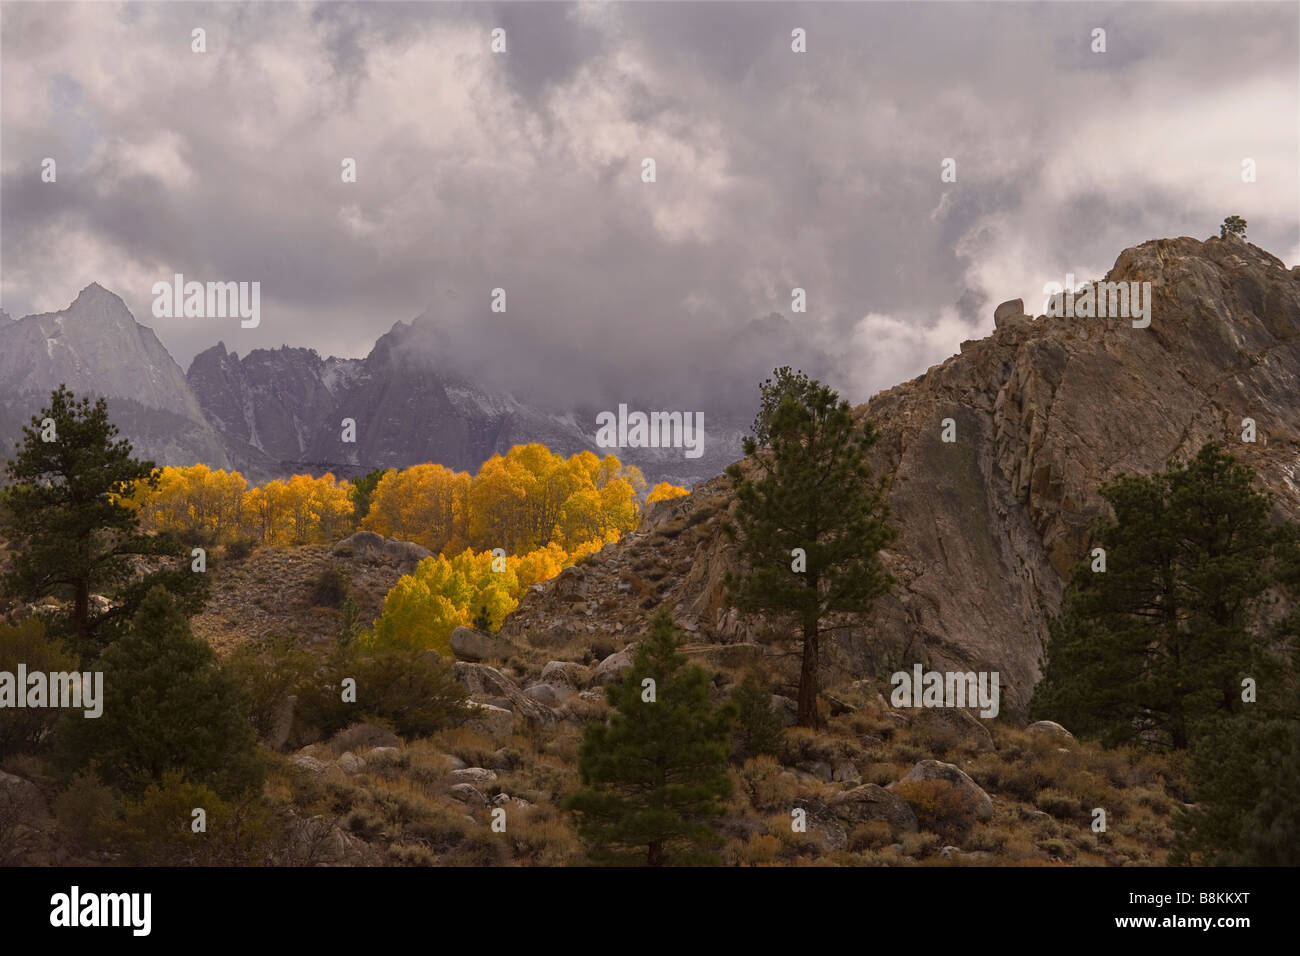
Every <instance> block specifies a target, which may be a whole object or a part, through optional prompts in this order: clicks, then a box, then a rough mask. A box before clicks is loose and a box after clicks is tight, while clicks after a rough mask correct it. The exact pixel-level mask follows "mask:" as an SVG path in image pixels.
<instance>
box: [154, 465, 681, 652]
mask: <svg viewBox="0 0 1300 956" xmlns="http://www.w3.org/2000/svg"><path fill="white" fill-rule="evenodd" d="M687 493H688V492H687V491H686V489H685V488H679V487H676V486H675V485H670V484H668V483H667V482H661V483H660V484H658V485H655V487H654V488H653V489H652V490H651V491H650V493H649V495H648V496H647V495H646V481H645V478H644V477H643V476H642V474H641V472H640V470H639V469H638V468H636V467H634V466H631V465H624V464H623V463H622V462H620V461H619V460H618V458H616V457H615V456H613V455H606V456H605V457H604V458H599V457H597V456H596V455H595V454H593V453H592V452H589V451H584V452H581V453H579V454H576V455H571V456H570V457H568V458H565V457H564V456H563V455H557V454H555V453H553V452H551V451H550V450H549V449H548V448H547V447H546V446H545V445H540V444H536V443H534V444H531V445H516V446H515V447H514V448H511V449H510V451H508V452H507V453H506V454H505V455H493V456H492V457H491V458H489V459H488V460H487V461H486V462H484V463H483V465H482V467H480V468H479V470H478V473H477V474H475V475H472V476H471V475H470V474H468V473H466V472H457V471H452V470H451V469H449V468H445V467H443V466H442V465H433V464H426V465H413V466H411V467H410V468H401V469H398V468H390V469H388V470H387V471H384V472H382V473H381V472H378V471H376V472H372V473H371V474H370V475H368V476H366V478H365V479H363V480H362V481H360V482H358V483H357V484H356V485H354V484H352V483H350V482H348V481H342V480H337V479H335V477H334V476H333V475H324V476H323V477H320V478H312V477H311V476H310V475H294V476H293V477H292V478H289V479H288V480H287V481H281V480H276V481H271V482H268V483H267V484H265V485H261V486H255V487H252V488H250V487H248V483H247V481H246V480H245V479H244V476H243V475H241V474H240V473H239V472H237V471H233V472H226V471H221V470H218V471H213V470H212V469H210V468H208V466H207V465H191V466H189V467H184V468H170V467H169V468H161V469H159V470H158V484H157V487H156V488H152V489H149V488H142V489H141V490H139V491H138V492H136V494H135V496H134V497H133V498H132V499H130V502H131V503H132V504H133V505H134V506H135V507H136V508H138V509H139V514H140V523H141V526H142V527H143V528H145V529H146V530H150V531H171V532H176V533H178V534H180V535H182V536H183V537H185V538H187V539H191V540H195V541H198V542H205V543H206V542H211V543H222V544H229V543H232V542H235V541H237V540H241V539H243V540H249V539H251V540H252V541H256V542H258V543H260V544H263V545H269V546H272V547H288V546H292V545H300V544H326V543H329V542H332V541H336V540H338V539H339V538H342V537H344V536H345V535H347V534H348V533H349V532H351V531H353V530H355V529H356V528H357V527H358V526H359V527H361V528H363V529H364V530H366V531H373V532H375V533H376V534H380V535H383V536H384V537H386V538H400V539H403V540H406V541H414V542H415V543H417V544H421V545H423V546H424V547H426V548H428V549H429V550H430V551H432V552H434V555H433V556H432V557H429V558H426V559H425V560H424V561H422V562H421V563H420V565H419V566H418V567H417V568H416V570H415V572H414V573H413V574H408V575H406V576H404V577H403V578H401V580H399V581H398V583H397V585H396V586H395V587H394V588H393V589H392V590H391V591H390V592H389V594H388V596H387V598H386V599H385V601H384V606H383V611H382V614H381V615H380V617H379V618H377V619H376V620H375V624H374V628H373V630H372V631H371V632H370V633H369V634H367V635H364V636H363V639H362V640H363V642H365V643H368V644H369V645H371V646H372V647H375V648H388V649H395V650H416V649H427V648H432V649H436V650H438V651H440V652H442V653H444V654H445V653H448V652H449V650H450V645H449V641H450V638H451V632H452V631H453V630H455V629H456V628H457V627H460V626H462V625H463V626H472V624H473V621H474V619H475V617H476V616H477V615H478V614H480V613H481V612H482V611H483V610H484V609H486V616H487V620H488V622H489V623H490V625H491V627H492V629H495V628H498V627H500V626H501V622H502V621H503V620H505V617H506V615H507V614H509V613H510V612H511V611H513V610H514V609H515V608H516V607H517V606H518V605H519V599H520V597H522V596H523V593H524V592H525V591H526V590H527V589H528V588H529V587H531V586H532V585H534V584H536V583H537V582H538V581H545V580H546V579H547V578H552V577H554V576H555V575H557V574H559V573H560V571H562V570H563V569H564V568H567V567H569V566H570V565H572V564H575V563H576V562H578V561H581V560H582V559H583V558H586V557H588V556H589V555H592V554H595V553H596V552H597V551H599V550H600V549H601V548H603V547H604V546H605V545H606V544H611V543H613V542H615V541H617V540H618V539H619V538H620V537H621V536H622V535H623V534H624V533H626V532H628V531H631V530H632V529H633V528H635V527H636V526H637V523H638V522H639V521H640V518H641V507H640V502H641V500H642V498H643V497H645V499H646V502H647V503H650V502H654V501H662V500H665V499H667V498H674V497H677V496H679V495H684V494H687ZM363 503H364V504H363ZM358 519H359V520H358ZM494 551H495V552H496V557H495V559H494V554H493V552H494ZM502 552H504V557H502ZM494 560H495V567H496V570H494V569H493V568H494Z"/></svg>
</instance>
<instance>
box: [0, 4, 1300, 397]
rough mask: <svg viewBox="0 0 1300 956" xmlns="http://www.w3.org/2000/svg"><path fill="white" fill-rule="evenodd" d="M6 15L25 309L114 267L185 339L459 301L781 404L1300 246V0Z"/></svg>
mask: <svg viewBox="0 0 1300 956" xmlns="http://www.w3.org/2000/svg"><path fill="white" fill-rule="evenodd" d="M2 15H3V91H2V92H3V147H2V153H0V166H2V171H3V223H2V227H3V233H2V242H3V250H2V251H3V286H2V288H0V305H3V307H4V308H5V309H6V310H8V311H9V312H10V313H11V314H12V315H13V316H15V317H16V316H20V315H24V314H27V313H29V312H39V311H53V310H58V309H61V308H64V307H66V306H67V305H68V303H69V302H70V301H71V300H72V299H73V298H74V297H75V296H76V294H77V292H78V290H80V289H81V288H82V287H83V286H85V285H87V284H88V283H90V282H92V281H98V282H100V283H101V284H102V285H104V286H106V287H107V288H109V289H111V290H112V291H114V292H116V293H118V294H119V295H121V296H122V298H123V299H124V300H125V301H126V302H127V304H128V305H129V306H130V307H131V309H132V311H133V312H134V313H135V315H136V318H137V319H138V320H140V321H141V322H143V323H145V324H146V325H150V326H152V327H153V328H154V329H155V330H156V331H157V333H158V335H159V337H160V338H161V339H162V340H163V342H164V343H165V344H166V345H167V347H168V348H169V349H170V350H171V352H172V354H173V355H174V356H175V358H176V359H177V361H178V362H180V363H181V365H182V367H187V366H188V364H189V361H190V359H191V358H192V357H193V355H194V354H195V353H196V352H197V351H199V350H202V349H203V348H206V347H208V346H209V345H212V344H213V343H215V342H216V341H217V340H218V339H220V340H223V341H224V342H225V344H226V346H227V347H228V348H230V349H233V350H236V351H238V352H239V353H240V354H244V353H246V352H247V351H248V350H249V349H251V348H256V347H274V346H278V345H280V344H283V343H288V344H290V345H305V346H311V347H314V348H316V349H317V350H318V351H320V352H321V353H322V354H337V355H345V356H361V355H364V354H365V353H366V352H367V351H368V350H369V348H370V346H371V345H372V344H373V342H374V340H375V338H376V337H377V336H378V335H380V334H382V333H383V332H385V331H387V330H388V329H389V328H390V327H391V326H392V325H393V323H394V322H396V321H409V320H411V319H412V318H414V317H415V316H417V315H419V314H421V313H427V314H428V316H429V320H430V321H432V322H434V323H436V324H437V327H438V328H439V329H440V330H441V331H442V332H443V334H444V336H445V341H446V343H447V344H446V348H447V349H448V350H449V351H450V352H452V353H454V358H453V360H452V364H456V365H458V366H460V367H462V368H464V369H466V370H467V371H469V372H470V373H471V374H472V375H474V376H475V377H478V378H481V379H482V380H483V381H484V383H485V384H487V385H489V386H493V387H497V386H499V385H500V383H503V382H505V383H510V384H511V385H513V386H514V387H516V388H517V389H518V390H519V391H521V392H524V393H527V394H531V395H534V396H539V397H543V398H545V399H546V400H548V401H552V402H555V403H557V404H563V403H566V402H591V401H595V402H601V401H616V400H619V399H627V398H629V397H631V398H635V397H636V396H643V395H649V394H652V393H654V394H656V395H657V396H658V397H660V399H661V400H664V401H669V400H674V399H675V400H677V401H678V402H679V403H680V404H681V405H683V406H686V407H712V406H713V405H714V404H716V403H721V402H725V401H727V400H729V398H734V397H736V395H737V392H738V390H744V391H745V394H744V396H743V398H744V400H745V401H746V402H750V401H752V399H753V395H754V386H755V385H756V383H757V378H758V377H760V373H761V370H763V369H764V368H767V369H769V370H770V367H771V365H772V364H774V363H775V362H782V363H785V362H789V363H790V364H794V365H803V366H805V367H808V368H810V369H811V370H813V371H814V372H815V373H816V374H821V375H824V376H825V377H827V378H829V379H831V380H832V381H833V382H834V384H836V385H837V386H838V387H840V388H841V390H843V391H844V392H845V393H846V395H847V396H848V397H851V398H852V399H853V400H854V401H862V400H865V399H866V398H867V397H869V396H870V395H871V394H872V393H874V392H876V391H878V390H879V389H881V388H885V387H888V386H889V385H892V384H895V383H897V382H899V381H903V380H905V379H907V378H910V377H913V376H915V375H917V374H920V373H921V372H923V371H924V370H925V369H926V368H927V367H928V366H930V365H932V364H934V363H936V362H940V361H942V360H943V359H944V358H946V357H947V356H949V355H951V354H952V353H954V352H956V351H957V348H958V345H959V343H960V342H961V341H962V340H963V339H967V338H976V337H980V336H982V335H985V334H987V333H988V332H990V331H991V330H992V325H993V322H992V312H993V308H994V306H996V305H997V303H999V302H1001V301H1003V300H1005V299H1011V298H1017V297H1023V298H1024V299H1025V300H1026V305H1027V307H1028V308H1029V309H1030V310H1031V311H1034V312H1039V311H1041V308H1042V299H1043V295H1042V286H1043V284H1044V283H1045V282H1048V281H1053V280H1055V281H1057V282H1061V281H1063V280H1064V278H1065V274H1066V273H1067V272H1073V273H1075V274H1076V276H1078V278H1079V279H1080V281H1081V280H1082V279H1083V278H1092V277H1100V276H1101V274H1103V273H1104V272H1105V270H1106V269H1107V268H1109V266H1110V265H1111V264H1112V263H1113V262H1114V260H1115V258H1116V257H1117V256H1118V254H1119V253H1120V252H1121V251H1122V250H1123V249H1124V248H1126V247H1128V246H1131V245H1134V244H1136V243H1138V242H1141V241H1144V240H1146V239H1151V238H1159V237H1165V236H1179V235H1190V236H1195V237H1197V238H1206V237H1208V236H1210V235H1213V234H1217V232H1218V225H1219V223H1220V222H1221V221H1222V220H1223V218H1224V217H1225V216H1226V215H1229V214H1239V215H1241V216H1243V217H1244V218H1246V219H1247V220H1248V221H1249V224H1250V226H1249V237H1250V239H1251V241H1253V242H1255V243H1257V244H1258V245H1260V246H1262V247H1264V248H1265V249H1268V250H1269V251H1271V252H1273V253H1274V254H1275V255H1278V256H1279V257H1280V258H1282V259H1283V260H1284V261H1286V263H1287V264H1288V265H1294V264H1296V262H1297V257H1298V256H1300V248H1298V245H1300V236H1298V234H1297V211H1298V209H1300V197H1298V195H1297V165H1298V162H1300V155H1298V152H1297V120H1296V117H1297V114H1298V112H1300V104H1297V35H1298V33H1300V31H1298V29H1297V27H1298V24H1297V5H1296V4H1295V3H1278V4H1249V3H1229V4H1204V3H1159V4H1136V3H1124V4H1119V5H1114V6H1112V5H1106V4H1099V3H1044V4H1020V3H987V4H986V3H903V4H893V3H866V2H864V3H835V4H812V3H798V4H784V3H755V4H750V3H719V4H705V3H681V4H677V3H646V4H639V3H593V4H579V5H567V4H551V3H546V4H528V5H511V4H488V3H481V4H464V5H461V4H426V3H397V4H391V5H390V4H379V3H365V4H348V3H324V4H319V5H310V4H302V5H299V4H290V3H253V4H236V3H218V4H190V3H166V4H152V3H125V4H117V3H86V4H77V3H45V4H35V3H33V4H25V3H8V2H6V3H4V4H3V11H2ZM195 27H202V28H204V29H205V30H206V34H207V36H206V41H207V52H206V53H201V54H200V53H194V52H191V30H192V29H193V28H195ZM494 27H503V28H505V30H506V42H507V46H508V49H507V52H506V53H504V54H494V53H493V52H491V49H490V36H489V34H490V31H491V30H492V28H494ZM796 27H801V28H803V29H805V30H806V31H807V48H808V49H807V52H806V53H802V54H799V53H794V52H792V51H791V30H792V29H794V28H796ZM1096 27H1101V28H1104V29H1105V31H1106V46H1107V50H1106V52H1105V53H1094V52H1092V50H1091V44H1092V35H1091V34H1092V30H1093V29H1094V28H1096ZM44 157H53V158H54V159H55V160H56V162H57V176H58V178H57V182H56V183H53V184H47V183H42V182H41V179H40V168H41V161H42V159H43V158H44ZM344 157H354V158H355V159H356V161H357V180H358V181H357V182H356V183H354V184H353V183H348V184H345V183H343V182H341V176H340V163H341V161H342V159H343V158H344ZM644 157H653V158H654V160H655V162H656V165H657V182H655V183H653V184H646V183H643V182H642V181H641V161H642V159H643V158H644ZM947 157H951V158H953V159H955V160H956V171H957V181H956V182H955V183H944V182H941V180H940V165H941V162H942V161H943V159H944V158H947ZM1244 158H1252V159H1254V160H1255V161H1256V164H1257V170H1258V173H1257V175H1258V181H1257V182H1255V183H1253V184H1244V183H1242V181H1241V163H1242V160H1243V159H1244ZM176 272H180V273H183V274H184V275H185V276H186V278H187V279H194V280H199V281H208V280H231V281H253V280H257V281H260V282H261V284H262V320H261V325H260V327H258V328H256V329H241V328H240V327H239V322H238V320H235V319H197V318H189V319H185V318H175V319H155V318H153V317H152V316H151V315H150V305H151V302H152V298H153V297H152V294H151V292H150V289H151V287H152V285H153V283H155V282H156V281H158V280H160V279H164V278H169V277H170V276H171V275H172V274H173V273H176ZM795 286H800V287H803V288H805V289H806V290H807V296H808V311H807V313H806V314H792V313H791V309H790V304H791V301H790V290H791V288H792V287H795ZM494 287H503V288H505V289H506V293H507V303H508V306H507V307H508V311H507V313H506V314H505V315H499V314H493V313H491V312H490V311H489V302H490V300H489V296H490V291H491V290H492V289H493V288H494ZM772 313H777V314H779V315H780V316H783V317H784V318H783V319H781V320H771V319H768V318H767V317H769V316H770V315H771V314H772Z"/></svg>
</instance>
